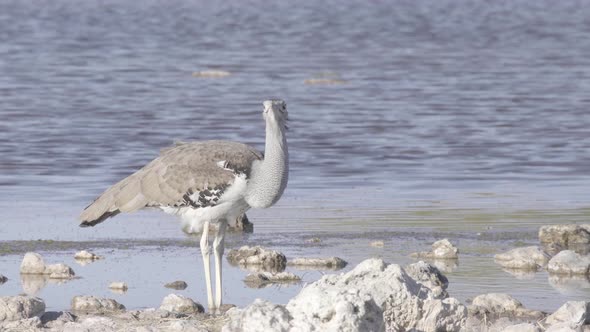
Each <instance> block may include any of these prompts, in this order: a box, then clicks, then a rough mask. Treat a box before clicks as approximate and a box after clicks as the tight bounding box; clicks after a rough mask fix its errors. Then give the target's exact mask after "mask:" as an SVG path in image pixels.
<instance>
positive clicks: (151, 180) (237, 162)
mask: <svg viewBox="0 0 590 332" xmlns="http://www.w3.org/2000/svg"><path fill="white" fill-rule="evenodd" d="M262 114H263V118H264V120H265V122H266V141H265V147H264V154H262V153H261V152H259V151H258V150H256V149H255V148H253V147H251V146H248V145H246V144H242V143H238V142H231V141H219V140H216V141H198V142H192V143H179V144H177V145H176V146H173V147H170V148H166V149H163V150H162V151H161V153H160V156H159V157H157V158H156V159H154V160H152V161H151V162H150V163H148V164H147V165H145V166H144V167H143V168H141V169H140V170H138V171H137V172H135V173H133V174H132V175H130V176H128V177H126V178H125V179H123V180H121V181H119V182H118V183H116V184H115V185H113V186H112V187H110V188H108V189H107V190H106V191H105V192H104V193H102V194H101V195H100V196H99V197H98V198H97V199H96V200H94V202H93V203H91V204H90V205H89V206H88V207H86V209H84V211H83V212H82V213H81V215H80V218H79V219H80V222H81V223H80V226H82V227H86V226H95V225H97V224H99V223H101V222H103V221H105V220H106V219H108V218H110V217H113V216H115V215H117V214H119V213H121V212H133V211H137V210H140V209H143V208H149V207H153V208H159V209H161V210H162V211H164V212H166V213H169V214H173V215H176V216H179V217H180V219H181V224H182V228H183V229H184V230H185V231H187V232H189V233H198V232H201V233H202V235H201V242H200V247H201V254H202V256H203V263H204V267H205V269H204V271H205V282H206V286H207V303H208V306H209V309H210V310H216V309H219V308H220V306H221V304H222V301H221V297H222V296H221V294H222V274H221V270H222V262H221V259H222V256H223V251H224V238H225V231H226V228H227V225H228V223H229V222H231V221H232V220H236V218H237V217H239V216H241V215H242V214H243V213H245V212H246V211H247V210H248V209H250V208H268V207H270V206H272V205H274V204H275V203H276V202H277V201H278V200H279V199H280V197H281V196H282V194H283V192H284V191H285V188H286V187H287V181H288V177H289V151H288V149H287V137H286V130H287V119H288V113H287V105H286V103H285V102H284V101H282V100H266V101H264V102H263V113H262ZM210 229H211V230H212V231H213V230H215V238H214V240H213V245H212V247H213V254H214V258H215V298H213V288H212V285H211V270H210V253H211V247H210V245H209V231H210Z"/></svg>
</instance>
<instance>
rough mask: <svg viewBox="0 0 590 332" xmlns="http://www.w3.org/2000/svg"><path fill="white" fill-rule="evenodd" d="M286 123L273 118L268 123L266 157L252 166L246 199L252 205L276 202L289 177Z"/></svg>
mask: <svg viewBox="0 0 590 332" xmlns="http://www.w3.org/2000/svg"><path fill="white" fill-rule="evenodd" d="M285 129H286V127H285V125H284V124H281V123H278V122H276V121H273V120H267V123H266V142H265V147H264V159H263V160H261V161H257V162H255V163H254V165H253V166H252V174H251V178H250V181H249V185H248V187H249V190H248V193H247V194H246V201H247V202H248V204H249V205H250V206H252V207H261V208H266V207H269V206H271V205H273V204H274V203H276V202H277V201H278V200H279V198H280V197H281V195H282V194H283V191H285V188H286V187H287V181H288V177H289V150H288V148H287V137H286V135H285Z"/></svg>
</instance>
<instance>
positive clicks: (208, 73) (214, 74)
mask: <svg viewBox="0 0 590 332" xmlns="http://www.w3.org/2000/svg"><path fill="white" fill-rule="evenodd" d="M229 75H231V74H230V72H228V71H225V70H202V71H196V72H194V73H193V77H205V78H221V77H227V76H229Z"/></svg>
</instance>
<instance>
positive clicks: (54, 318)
mask: <svg viewBox="0 0 590 332" xmlns="http://www.w3.org/2000/svg"><path fill="white" fill-rule="evenodd" d="M75 320H76V316H74V315H73V314H72V313H70V312H67V311H47V312H45V313H44V314H43V316H41V322H42V323H43V325H45V327H47V328H49V329H52V330H54V331H62V330H63V329H64V325H65V324H66V323H69V322H73V321H75Z"/></svg>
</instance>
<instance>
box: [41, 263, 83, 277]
mask: <svg viewBox="0 0 590 332" xmlns="http://www.w3.org/2000/svg"><path fill="white" fill-rule="evenodd" d="M43 274H45V275H48V276H49V279H72V278H73V277H75V276H76V273H74V270H72V268H71V267H69V266H67V265H65V264H63V263H58V264H51V265H46V266H45V271H43Z"/></svg>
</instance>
